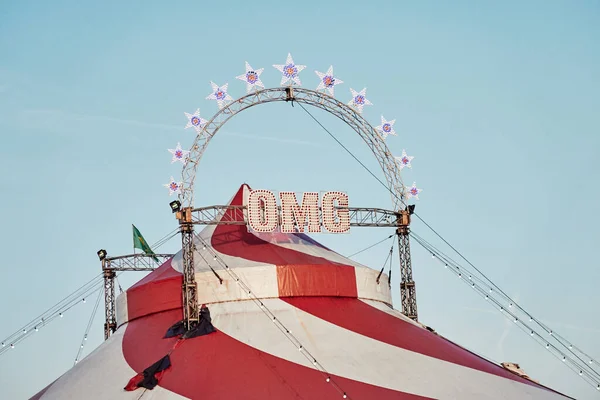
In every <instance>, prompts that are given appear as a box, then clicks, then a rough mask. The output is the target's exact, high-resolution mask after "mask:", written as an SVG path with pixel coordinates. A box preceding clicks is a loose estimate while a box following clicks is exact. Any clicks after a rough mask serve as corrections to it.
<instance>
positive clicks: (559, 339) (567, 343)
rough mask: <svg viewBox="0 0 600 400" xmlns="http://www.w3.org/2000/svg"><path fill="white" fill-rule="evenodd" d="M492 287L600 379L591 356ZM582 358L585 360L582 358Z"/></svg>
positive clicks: (419, 239) (416, 237)
mask: <svg viewBox="0 0 600 400" xmlns="http://www.w3.org/2000/svg"><path fill="white" fill-rule="evenodd" d="M412 236H413V237H414V238H415V240H418V241H420V244H421V243H424V244H425V245H426V246H428V247H429V248H432V249H435V247H434V246H433V245H432V244H431V243H429V242H427V241H426V240H424V239H423V238H422V237H420V236H419V235H417V234H415V233H414V232H413V233H412ZM435 250H436V252H438V253H441V252H440V251H439V250H437V249H435ZM444 257H445V258H446V260H447V262H449V263H451V264H452V265H456V266H458V263H457V262H456V261H454V260H452V259H451V258H449V257H448V256H444ZM469 279H476V280H477V281H479V282H480V284H481V285H482V286H489V285H488V284H487V283H486V282H485V281H483V280H482V279H479V278H477V277H476V276H475V277H473V276H472V275H471V274H469ZM494 289H496V292H497V293H499V295H500V296H502V297H503V301H504V302H505V303H506V304H508V305H509V308H513V307H514V308H515V310H517V311H519V312H520V313H522V314H524V315H525V317H526V319H527V320H529V322H533V323H535V324H536V325H537V326H538V327H540V328H541V329H542V330H543V331H544V334H547V335H548V336H550V337H552V339H554V340H555V341H556V342H557V343H558V344H559V345H560V346H561V347H562V348H563V349H564V351H567V352H568V353H570V354H571V355H573V356H574V357H575V358H576V359H577V360H579V361H580V362H581V363H583V364H584V365H587V364H589V366H588V369H589V370H590V372H591V373H592V374H593V375H595V376H596V377H597V378H598V379H600V373H598V371H597V370H596V369H595V368H594V359H593V358H592V357H590V356H589V355H588V354H586V353H584V352H582V351H580V350H579V351H577V352H576V351H574V350H575V349H577V350H578V349H579V348H578V347H576V346H574V345H573V344H572V342H570V341H567V340H566V339H565V338H564V337H563V336H561V335H559V334H558V333H557V332H556V331H554V330H552V329H551V328H549V327H548V326H547V325H546V324H544V323H542V322H541V321H540V320H539V319H538V318H536V317H534V316H533V315H531V313H529V312H527V311H526V310H525V309H523V307H521V306H520V305H519V304H518V303H517V302H515V301H514V300H513V299H512V298H510V297H509V296H507V295H506V294H505V293H504V291H502V290H498V287H497V286H496V285H493V286H492V287H489V291H490V293H493V292H494ZM578 353H579V354H578ZM584 358H585V359H586V360H584Z"/></svg>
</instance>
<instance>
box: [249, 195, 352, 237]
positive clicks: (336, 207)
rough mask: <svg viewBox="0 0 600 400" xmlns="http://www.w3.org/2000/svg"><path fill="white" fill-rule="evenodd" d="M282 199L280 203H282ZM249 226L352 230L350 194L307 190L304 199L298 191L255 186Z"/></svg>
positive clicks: (258, 228) (287, 230) (264, 229)
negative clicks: (276, 190)
mask: <svg viewBox="0 0 600 400" xmlns="http://www.w3.org/2000/svg"><path fill="white" fill-rule="evenodd" d="M278 200H279V203H280V205H278V204H277V203H278ZM245 202H246V204H245V206H246V209H247V210H248V226H249V227H250V229H252V230H254V231H256V232H275V231H276V230H277V228H279V230H280V231H281V232H283V233H295V232H304V231H305V229H307V230H308V232H309V233H320V232H321V231H322V228H325V231H326V232H330V233H346V232H348V231H349V230H350V213H349V211H348V195H347V194H346V193H343V192H325V193H324V194H323V196H322V197H320V196H319V192H305V193H303V194H302V200H301V202H298V198H297V197H296V193H294V192H279V196H276V195H275V193H273V192H272V191H270V190H263V189H260V190H252V191H250V193H249V194H248V196H247V198H246V200H245Z"/></svg>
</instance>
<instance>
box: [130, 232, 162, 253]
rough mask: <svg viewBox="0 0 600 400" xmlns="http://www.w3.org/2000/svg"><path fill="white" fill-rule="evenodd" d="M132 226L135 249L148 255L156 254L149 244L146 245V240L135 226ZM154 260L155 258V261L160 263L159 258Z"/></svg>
mask: <svg viewBox="0 0 600 400" xmlns="http://www.w3.org/2000/svg"><path fill="white" fill-rule="evenodd" d="M131 226H132V227H133V248H134V249H140V250H142V251H143V252H144V253H146V254H154V252H153V251H152V249H151V248H150V246H149V245H148V243H146V239H144V237H143V236H142V234H141V233H140V231H139V230H138V228H136V227H135V225H133V224H131ZM152 258H154V261H156V262H158V258H156V257H152Z"/></svg>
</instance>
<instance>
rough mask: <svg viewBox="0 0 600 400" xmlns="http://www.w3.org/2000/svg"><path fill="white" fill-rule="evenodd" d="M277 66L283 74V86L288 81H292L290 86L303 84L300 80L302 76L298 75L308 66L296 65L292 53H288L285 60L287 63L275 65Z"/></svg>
mask: <svg viewBox="0 0 600 400" xmlns="http://www.w3.org/2000/svg"><path fill="white" fill-rule="evenodd" d="M273 66H274V67H275V68H277V70H279V72H281V74H282V76H281V85H282V86H283V84H284V83H286V82H287V81H290V86H292V85H294V84H296V85H302V82H300V77H299V76H298V74H299V73H300V71H302V70H303V69H304V68H306V65H296V64H294V59H293V58H292V55H291V54H289V53H288V56H287V59H286V60H285V64H284V65H273Z"/></svg>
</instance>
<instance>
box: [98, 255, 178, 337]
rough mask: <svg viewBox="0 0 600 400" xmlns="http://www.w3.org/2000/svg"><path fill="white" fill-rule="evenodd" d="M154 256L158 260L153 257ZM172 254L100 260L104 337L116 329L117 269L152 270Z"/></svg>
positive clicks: (125, 256) (127, 256) (128, 256)
mask: <svg viewBox="0 0 600 400" xmlns="http://www.w3.org/2000/svg"><path fill="white" fill-rule="evenodd" d="M154 257H156V258H157V259H158V262H157V261H156V260H155V259H154ZM171 257H173V254H128V255H124V256H117V257H106V258H104V259H103V260H102V274H103V275H104V317H105V322H104V339H105V340H106V339H108V338H109V337H110V335H111V334H112V333H113V332H114V331H116V330H117V307H116V302H117V297H116V296H115V278H116V276H117V272H119V271H153V270H155V269H156V268H157V267H158V266H159V265H161V264H162V263H163V262H165V261H167V260H168V259H169V258H171Z"/></svg>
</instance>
